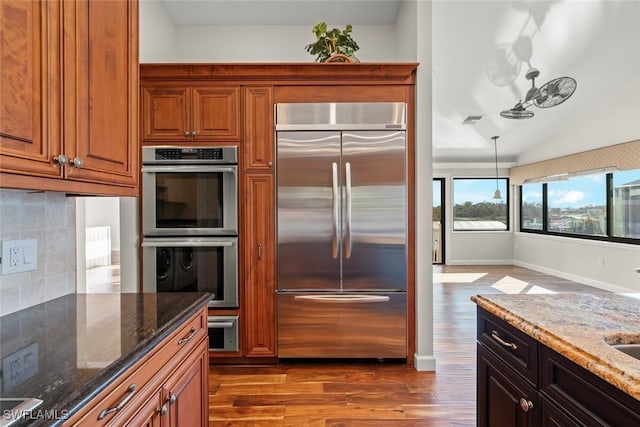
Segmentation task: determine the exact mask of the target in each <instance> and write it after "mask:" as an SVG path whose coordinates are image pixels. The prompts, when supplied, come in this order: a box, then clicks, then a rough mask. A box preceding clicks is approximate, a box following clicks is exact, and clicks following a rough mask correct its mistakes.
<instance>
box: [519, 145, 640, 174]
mask: <svg viewBox="0 0 640 427" xmlns="http://www.w3.org/2000/svg"><path fill="white" fill-rule="evenodd" d="M609 167H615V168H618V169H620V170H629V169H638V168H640V140H636V141H630V142H625V143H622V144H616V145H610V146H608V147H602V148H595V149H593V150H589V151H583V152H581V153H575V154H570V155H567V156H562V157H556V158H555V159H549V160H544V161H541V162H535V163H529V164H526V165H522V166H516V167H514V168H511V170H510V171H509V180H510V183H511V184H512V185H520V184H522V183H523V182H524V181H525V180H527V179H534V178H544V177H548V176H551V175H556V174H561V173H578V172H586V171H591V170H596V169H603V168H609Z"/></svg>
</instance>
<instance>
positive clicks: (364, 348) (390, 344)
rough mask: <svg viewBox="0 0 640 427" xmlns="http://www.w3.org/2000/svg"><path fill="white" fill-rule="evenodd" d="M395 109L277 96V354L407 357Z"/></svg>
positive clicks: (399, 115) (399, 117) (399, 132)
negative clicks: (287, 100)
mask: <svg viewBox="0 0 640 427" xmlns="http://www.w3.org/2000/svg"><path fill="white" fill-rule="evenodd" d="M405 115H406V106H405V104H404V103H353V104H352V103H316V104H277V106H276V132H277V215H278V232H277V236H278V237H277V239H278V241H277V250H278V253H277V260H278V261H277V310H278V356H279V357H282V358H304V357H307V358H315V357H333V358H405V357H406V356H407V293H406V291H407V233H406V224H407V186H406V137H405V132H406V130H405V129H406V127H405V126H406V125H405V123H406V120H405Z"/></svg>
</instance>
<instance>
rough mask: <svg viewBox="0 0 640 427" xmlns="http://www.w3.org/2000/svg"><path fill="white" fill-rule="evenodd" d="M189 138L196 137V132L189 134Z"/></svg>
mask: <svg viewBox="0 0 640 427" xmlns="http://www.w3.org/2000/svg"><path fill="white" fill-rule="evenodd" d="M191 137H192V138H195V137H196V131H195V130H194V131H193V132H191Z"/></svg>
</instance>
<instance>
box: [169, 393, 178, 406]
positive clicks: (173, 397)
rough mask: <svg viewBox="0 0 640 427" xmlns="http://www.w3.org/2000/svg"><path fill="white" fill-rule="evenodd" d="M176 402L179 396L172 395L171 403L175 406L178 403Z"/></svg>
mask: <svg viewBox="0 0 640 427" xmlns="http://www.w3.org/2000/svg"><path fill="white" fill-rule="evenodd" d="M176 400H178V396H176V395H175V393H172V394H171V397H170V398H169V403H170V404H171V405H173V404H175V403H176Z"/></svg>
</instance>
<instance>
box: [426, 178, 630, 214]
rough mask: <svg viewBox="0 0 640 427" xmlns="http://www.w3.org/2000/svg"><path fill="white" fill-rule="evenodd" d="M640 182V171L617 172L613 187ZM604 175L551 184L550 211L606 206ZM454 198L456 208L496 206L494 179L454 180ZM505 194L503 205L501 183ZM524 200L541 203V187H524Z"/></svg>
mask: <svg viewBox="0 0 640 427" xmlns="http://www.w3.org/2000/svg"><path fill="white" fill-rule="evenodd" d="M639 180H640V169H634V170H630V171H621V172H615V173H614V174H613V185H614V187H617V186H621V185H625V184H628V183H630V182H634V181H639ZM605 181H606V175H605V174H597V175H585V176H573V177H571V178H569V179H567V180H564V181H552V182H549V183H548V184H549V185H548V188H547V191H548V197H549V206H550V207H562V208H572V207H573V208H576V207H581V206H590V205H595V206H598V205H604V204H605V198H606V190H605ZM453 182H454V189H453V197H454V203H455V204H462V203H464V202H465V201H469V202H471V203H480V202H491V203H495V202H496V200H494V199H493V193H494V192H495V190H496V180H495V179H454V181H453ZM498 188H500V192H501V193H502V202H505V201H506V199H505V197H506V194H507V192H506V191H507V190H506V180H505V179H500V180H499V181H498ZM522 198H523V200H524V201H525V202H529V203H536V202H540V203H541V202H542V184H541V183H536V184H524V185H523V187H522ZM440 204H441V200H440V181H437V180H434V181H433V206H440Z"/></svg>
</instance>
